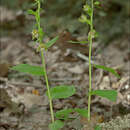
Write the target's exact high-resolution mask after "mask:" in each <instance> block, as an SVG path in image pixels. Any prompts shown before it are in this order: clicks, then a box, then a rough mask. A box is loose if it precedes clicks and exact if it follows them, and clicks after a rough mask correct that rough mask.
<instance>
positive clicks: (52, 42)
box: [45, 36, 59, 49]
mask: <svg viewBox="0 0 130 130" xmlns="http://www.w3.org/2000/svg"><path fill="white" fill-rule="evenodd" d="M58 38H59V37H58V36H56V37H55V38H53V39H52V40H50V41H49V42H47V43H46V44H45V46H46V49H48V48H49V47H51V46H52V45H53V44H54V43H55V42H56V41H57V40H58Z"/></svg>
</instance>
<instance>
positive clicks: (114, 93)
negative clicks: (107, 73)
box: [90, 90, 117, 102]
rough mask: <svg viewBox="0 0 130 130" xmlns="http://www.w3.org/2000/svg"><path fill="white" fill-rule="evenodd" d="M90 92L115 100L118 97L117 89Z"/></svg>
mask: <svg viewBox="0 0 130 130" xmlns="http://www.w3.org/2000/svg"><path fill="white" fill-rule="evenodd" d="M90 94H91V95H98V96H101V97H105V98H107V99H109V100H110V101H113V102H115V101H116V99H117V91H115V90H94V91H92V92H91V93H90Z"/></svg>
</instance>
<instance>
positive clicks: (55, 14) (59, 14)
mask: <svg viewBox="0 0 130 130" xmlns="http://www.w3.org/2000/svg"><path fill="white" fill-rule="evenodd" d="M99 1H101V5H100V7H99V8H96V9H95V20H94V24H95V28H96V30H97V32H98V33H99V40H100V42H101V43H109V42H110V41H112V40H114V39H115V38H118V37H122V36H128V35H129V34H130V0H103V1H102V0H99ZM33 2H34V0H1V1H0V4H1V6H3V7H6V8H7V9H10V10H14V11H15V12H16V13H20V11H21V12H22V13H21V14H20V15H19V16H18V17H17V19H15V20H14V21H11V22H4V23H2V24H1V25H0V27H1V35H7V34H8V35H9V34H12V32H13V31H17V32H19V33H23V34H28V33H30V32H31V29H32V26H34V20H33V18H29V16H28V15H27V10H28V9H30V8H32V9H34V10H35V7H34V6H33ZM84 2H85V0H70V1H68V0H55V1H54V0H44V3H43V4H42V8H43V9H44V10H43V11H42V13H41V21H42V22H41V23H42V26H43V27H44V31H45V32H46V35H48V36H51V35H52V34H54V33H56V32H57V31H58V30H61V31H62V30H65V29H67V30H69V31H70V32H71V33H72V34H73V35H75V36H79V35H84V34H87V32H88V28H87V26H85V25H84V24H82V23H80V22H79V21H78V18H79V17H80V15H81V13H82V6H83V4H84Z"/></svg>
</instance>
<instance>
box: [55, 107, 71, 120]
mask: <svg viewBox="0 0 130 130" xmlns="http://www.w3.org/2000/svg"><path fill="white" fill-rule="evenodd" d="M73 111H74V110H73V109H63V110H60V111H57V112H56V114H55V116H56V118H58V119H64V120H67V119H68V118H69V114H70V113H71V112H73Z"/></svg>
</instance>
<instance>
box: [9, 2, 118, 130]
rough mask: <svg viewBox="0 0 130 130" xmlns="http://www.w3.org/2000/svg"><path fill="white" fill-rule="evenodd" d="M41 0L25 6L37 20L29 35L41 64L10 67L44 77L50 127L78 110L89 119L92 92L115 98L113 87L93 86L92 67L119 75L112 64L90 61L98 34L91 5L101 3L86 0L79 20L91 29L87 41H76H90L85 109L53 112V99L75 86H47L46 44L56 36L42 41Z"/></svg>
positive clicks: (65, 95)
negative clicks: (30, 6) (28, 6)
mask: <svg viewBox="0 0 130 130" xmlns="http://www.w3.org/2000/svg"><path fill="white" fill-rule="evenodd" d="M41 2H42V1H41V0H35V3H34V5H35V6H36V7H37V9H36V11H33V10H28V13H29V14H30V15H33V16H34V17H35V20H36V24H35V27H34V28H33V31H32V39H33V40H34V41H35V46H36V51H37V52H39V53H40V54H41V63H42V66H34V65H30V64H19V65H16V66H14V67H12V68H11V69H12V70H16V71H19V72H24V73H28V74H31V75H35V76H43V77H44V79H45V81H46V88H47V92H46V95H47V96H48V99H49V105H50V113H51V121H52V123H51V124H50V125H49V128H50V130H59V129H61V128H62V127H63V126H64V122H63V120H67V119H69V115H70V113H72V112H77V113H78V114H79V115H80V116H83V117H86V118H88V121H90V120H91V115H90V104H91V96H92V95H98V96H101V97H104V98H107V99H109V100H111V101H116V97H117V92H116V91H115V90H92V85H91V82H92V81H91V80H92V79H91V77H92V76H91V73H92V72H91V69H92V67H96V68H100V69H103V70H105V71H108V72H111V73H113V74H114V75H115V76H117V77H119V75H118V73H117V72H116V71H115V70H114V69H112V68H108V67H105V66H102V65H96V64H91V54H92V52H91V51H92V42H93V38H95V37H96V36H97V35H96V31H95V30H94V27H93V12H94V6H95V5H96V6H97V5H98V4H100V3H99V1H95V2H94V1H93V0H91V5H89V4H87V2H86V4H85V5H84V6H83V11H84V14H82V15H81V17H80V18H79V20H80V22H82V23H86V24H87V25H88V26H89V27H90V31H89V33H88V41H80V42H79V43H82V44H88V43H89V92H88V93H87V95H88V109H84V108H83V109H80V108H73V109H72V108H69V109H63V110H60V111H57V112H56V113H54V111H53V100H55V99H64V98H68V97H70V96H72V95H74V94H75V92H76V90H75V87H74V86H73V85H72V86H68V85H61V86H54V87H50V86H49V82H48V76H47V70H46V60H45V53H46V52H47V50H48V48H50V47H51V46H52V45H53V44H54V43H55V42H56V41H57V40H58V36H56V37H55V38H53V39H52V40H50V41H49V42H47V43H44V42H43V38H44V32H43V29H42V27H41V23H40V12H41V10H42V8H41ZM71 42H73V43H77V42H74V41H71ZM61 119H62V121H61Z"/></svg>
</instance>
